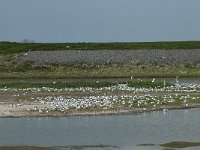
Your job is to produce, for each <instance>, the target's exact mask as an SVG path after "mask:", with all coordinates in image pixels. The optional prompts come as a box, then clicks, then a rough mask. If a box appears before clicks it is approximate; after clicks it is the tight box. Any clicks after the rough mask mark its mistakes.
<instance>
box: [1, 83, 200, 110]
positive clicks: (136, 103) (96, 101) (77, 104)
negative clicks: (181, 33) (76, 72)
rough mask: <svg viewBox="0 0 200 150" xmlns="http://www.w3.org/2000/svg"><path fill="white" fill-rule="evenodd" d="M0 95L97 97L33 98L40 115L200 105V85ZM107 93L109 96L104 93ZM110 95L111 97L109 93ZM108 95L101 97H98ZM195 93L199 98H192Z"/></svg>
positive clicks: (102, 88)
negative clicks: (75, 93)
mask: <svg viewBox="0 0 200 150" xmlns="http://www.w3.org/2000/svg"><path fill="white" fill-rule="evenodd" d="M0 91H23V93H24V95H25V94H27V93H28V91H31V92H41V91H50V92H51V91H52V92H58V93H59V92H62V93H63V92H65V91H71V92H73V91H79V92H91V93H95V94H94V95H95V96H65V95H61V96H46V97H33V98H32V100H35V102H37V103H38V102H39V104H41V105H42V106H43V107H42V108H41V107H38V105H37V106H33V108H32V110H34V111H39V112H50V111H61V112H67V111H69V110H71V109H73V110H84V109H90V108H98V109H101V110H107V109H108V110H109V109H112V108H114V109H122V108H127V109H133V108H135V107H142V108H145V106H147V105H148V106H149V105H151V106H153V107H156V106H160V105H163V104H169V103H173V102H176V101H177V100H182V101H183V102H184V103H185V105H187V104H188V102H189V101H190V100H199V101H200V97H199V96H200V84H186V83H185V84H179V83H176V84H175V86H170V87H162V88H136V87H129V86H128V85H127V84H119V85H115V86H111V87H101V88H90V87H80V88H64V89H54V88H47V87H43V88H27V89H12V88H2V89H0ZM104 91H105V92H104ZM108 91H110V93H111V94H110V95H108V94H106V92H108ZM113 91H115V92H114V93H116V92H118V91H119V92H120V91H121V92H120V94H116V95H115V94H114V93H113V94H112V92H113ZM98 92H100V93H102V92H103V93H104V95H102V94H101V95H98V94H97V93H98ZM192 93H195V94H192ZM198 93H199V94H198Z"/></svg>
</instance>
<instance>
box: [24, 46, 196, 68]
mask: <svg viewBox="0 0 200 150" xmlns="http://www.w3.org/2000/svg"><path fill="white" fill-rule="evenodd" d="M21 59H22V61H32V62H34V63H36V64H38V65H44V64H83V63H84V64H123V63H131V62H132V63H133V62H134V63H138V64H141V65H148V64H153V65H173V64H199V63H200V49H194V50H190V49H188V50H183V49H182V50H181V49H179V50H159V49H155V50H66V51H29V52H28V53H26V54H25V55H24V56H22V58H21Z"/></svg>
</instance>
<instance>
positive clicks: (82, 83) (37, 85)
mask: <svg viewBox="0 0 200 150" xmlns="http://www.w3.org/2000/svg"><path fill="white" fill-rule="evenodd" d="M114 85H117V83H113V82H85V81H80V82H56V83H30V82H14V83H6V84H0V88H5V87H6V88H42V87H49V88H58V89H62V88H77V87H92V88H99V87H110V86H114ZM171 85H174V84H171V83H166V86H171ZM128 86H129V87H146V88H150V87H158V88H159V87H163V83H161V82H154V83H152V82H148V81H144V82H128Z"/></svg>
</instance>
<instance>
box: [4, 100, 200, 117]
mask: <svg viewBox="0 0 200 150" xmlns="http://www.w3.org/2000/svg"><path fill="white" fill-rule="evenodd" d="M35 106H38V107H43V106H44V105H43V106H41V104H39V103H38V104H36V103H27V104H23V105H21V106H18V107H15V106H14V107H11V106H10V105H7V104H3V105H2V104H0V117H67V116H102V115H139V114H143V113H150V112H153V111H163V112H166V111H170V110H175V109H192V108H200V104H189V105H187V106H186V105H180V106H165V105H163V106H156V107H149V108H135V109H124V110H123V109H120V110H102V111H98V110H96V111H95V110H94V111H69V112H59V111H54V112H53V111H51V112H38V111H33V110H31V108H34V107H35ZM30 110H31V111H30Z"/></svg>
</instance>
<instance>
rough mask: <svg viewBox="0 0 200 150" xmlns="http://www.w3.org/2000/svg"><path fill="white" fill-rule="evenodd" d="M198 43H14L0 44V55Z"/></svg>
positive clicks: (175, 46)
mask: <svg viewBox="0 0 200 150" xmlns="http://www.w3.org/2000/svg"><path fill="white" fill-rule="evenodd" d="M199 48H200V41H182V42H175V41H174V42H113V43H16V42H0V54H14V53H22V52H27V51H38V50H39V51H54V50H67V49H70V50H99V49H101V50H102V49H110V50H120V49H199Z"/></svg>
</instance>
